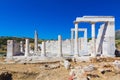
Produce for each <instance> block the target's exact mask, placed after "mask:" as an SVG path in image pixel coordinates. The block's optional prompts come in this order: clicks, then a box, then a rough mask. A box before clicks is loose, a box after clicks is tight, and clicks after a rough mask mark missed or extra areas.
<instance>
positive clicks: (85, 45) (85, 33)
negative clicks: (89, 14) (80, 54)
mask: <svg viewBox="0 0 120 80" xmlns="http://www.w3.org/2000/svg"><path fill="white" fill-rule="evenodd" d="M87 46H88V45H87V29H85V31H84V50H85V51H87V50H88V48H87Z"/></svg>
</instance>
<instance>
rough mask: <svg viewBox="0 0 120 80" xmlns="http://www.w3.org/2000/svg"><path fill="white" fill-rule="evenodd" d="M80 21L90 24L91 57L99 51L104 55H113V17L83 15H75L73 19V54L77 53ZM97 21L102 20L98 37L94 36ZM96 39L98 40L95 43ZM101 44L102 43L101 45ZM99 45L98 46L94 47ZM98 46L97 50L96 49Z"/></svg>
mask: <svg viewBox="0 0 120 80" xmlns="http://www.w3.org/2000/svg"><path fill="white" fill-rule="evenodd" d="M81 22H88V23H90V24H91V30H92V32H91V37H92V54H91V56H92V57H95V56H96V55H97V54H98V53H99V52H98V51H101V55H103V56H105V57H114V56H115V55H114V52H115V18H114V17H113V16H83V17H77V18H76V20H75V21H74V23H75V44H74V45H75V48H74V54H78V24H80V23H81ZM97 22H103V23H104V24H105V25H104V28H105V29H103V32H104V34H102V35H101V36H99V38H96V37H95V24H96V23H97ZM98 35H99V34H98ZM98 39H99V40H100V41H99V40H98ZM96 40H98V42H97V43H96ZM101 44H102V45H101ZM96 45H97V46H100V47H101V48H99V47H96ZM98 48H99V50H98Z"/></svg>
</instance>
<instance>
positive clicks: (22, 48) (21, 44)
mask: <svg viewBox="0 0 120 80" xmlns="http://www.w3.org/2000/svg"><path fill="white" fill-rule="evenodd" d="M20 52H24V45H23V41H20Z"/></svg>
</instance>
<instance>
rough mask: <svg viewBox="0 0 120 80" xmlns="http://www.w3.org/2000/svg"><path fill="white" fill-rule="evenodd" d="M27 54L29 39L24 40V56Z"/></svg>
mask: <svg viewBox="0 0 120 80" xmlns="http://www.w3.org/2000/svg"><path fill="white" fill-rule="evenodd" d="M27 56H29V39H26V40H25V57H27Z"/></svg>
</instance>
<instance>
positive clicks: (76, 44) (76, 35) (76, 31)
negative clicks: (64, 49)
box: [74, 23, 79, 57]
mask: <svg viewBox="0 0 120 80" xmlns="http://www.w3.org/2000/svg"><path fill="white" fill-rule="evenodd" d="M74 45H75V46H74V57H78V54H79V52H78V23H75V42H74Z"/></svg>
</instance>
